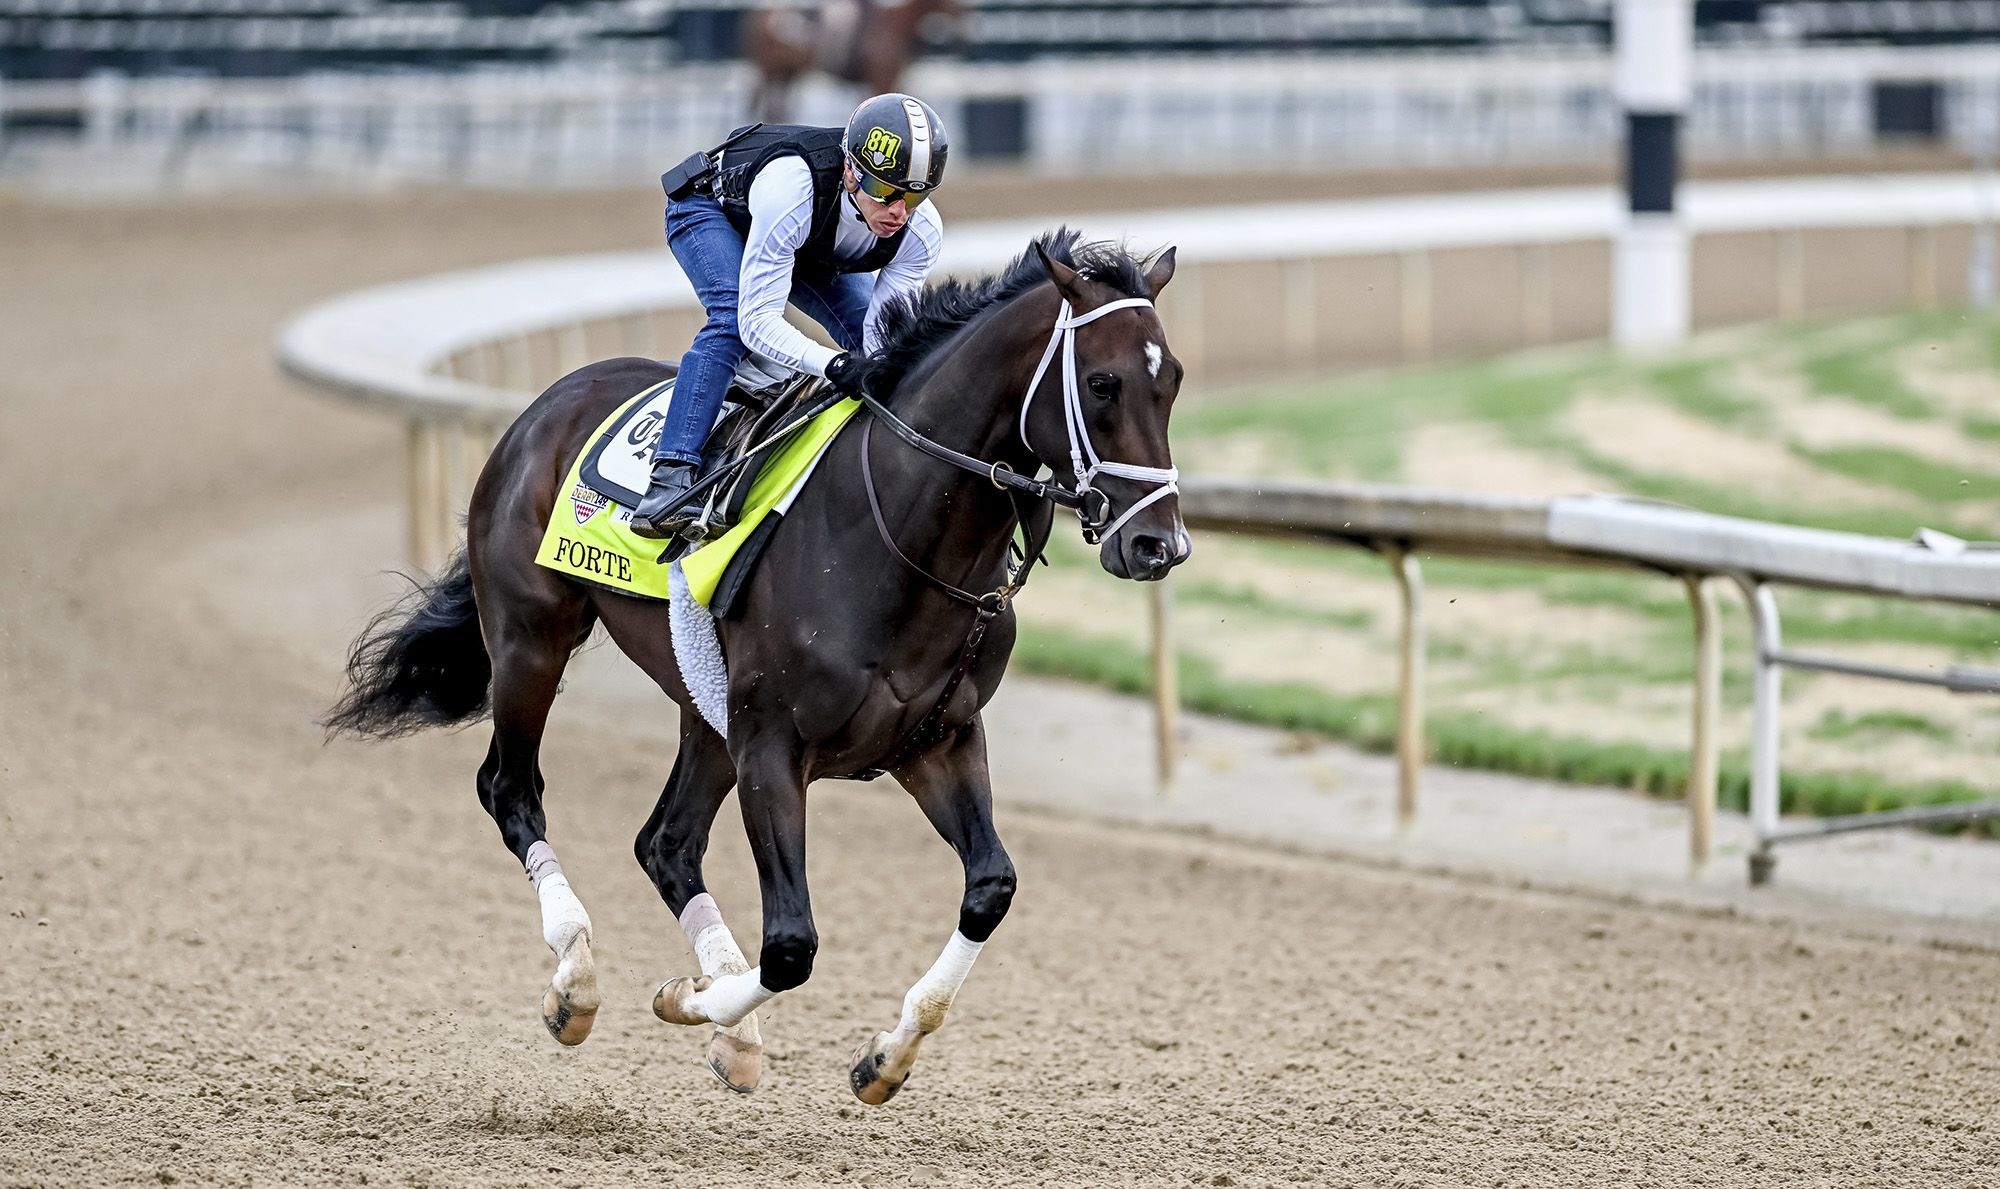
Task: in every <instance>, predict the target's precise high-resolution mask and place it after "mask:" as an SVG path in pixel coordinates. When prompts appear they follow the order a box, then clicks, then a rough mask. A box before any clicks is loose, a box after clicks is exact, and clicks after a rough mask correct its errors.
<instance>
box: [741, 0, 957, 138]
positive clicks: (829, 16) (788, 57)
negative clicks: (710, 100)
mask: <svg viewBox="0 0 2000 1189" xmlns="http://www.w3.org/2000/svg"><path fill="white" fill-rule="evenodd" d="M962 11H963V9H962V6H961V5H960V3H959V0H891V2H885V0H832V2H831V3H826V4H820V5H817V6H815V7H812V8H803V7H800V6H798V5H796V4H791V5H781V6H773V7H769V8H758V9H753V10H751V11H750V12H748V13H746V14H745V15H744V19H743V56H744V57H745V58H747V59H749V61H750V64H751V65H753V66H755V67H756V68H757V84H756V86H755V88H754V89H753V90H752V91H751V95H750V118H751V119H753V120H762V121H764V122H765V123H773V124H776V123H783V122H784V121H785V120H786V119H787V118H788V117H789V116H790V111H789V109H790V107H791V92H792V86H793V84H795V83H797V82H798V80H799V77H800V76H801V75H804V74H806V73H807V72H809V71H811V70H813V69H819V70H824V71H826V72H827V73H828V74H830V75H832V76H833V77H835V78H837V79H840V80H841V81H843V82H849V83H857V84H860V86H861V87H862V88H863V89H864V90H866V91H867V92H868V93H869V94H870V95H881V94H884V93H886V92H889V91H894V90H896V89H897V86H896V83H897V80H899V79H900V78H902V76H903V71H905V70H907V69H908V68H909V65H910V63H911V62H913V61H915V60H916V57H917V48H918V41H919V40H920V39H921V38H922V36H923V35H924V31H925V27H926V26H927V25H931V26H935V25H936V23H937V22H938V21H940V20H952V19H956V18H957V17H958V16H959V15H960V14H961V13H962Z"/></svg>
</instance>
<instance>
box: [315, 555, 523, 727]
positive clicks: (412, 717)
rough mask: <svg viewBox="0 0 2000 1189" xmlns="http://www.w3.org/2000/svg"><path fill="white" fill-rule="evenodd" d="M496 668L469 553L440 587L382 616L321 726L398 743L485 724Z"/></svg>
mask: <svg viewBox="0 0 2000 1189" xmlns="http://www.w3.org/2000/svg"><path fill="white" fill-rule="evenodd" d="M492 678H493V662H492V660H491V659H490V658H489V657H488V656H487V655H486V642H485V641H484V640H483V639H482V638H481V637H480V634H479V608H478V606H477V605H475V604H474V602H473V600H472V571H471V569H470V568H469V567H468V565H467V563H466V557H465V553H464V551H463V550H461V551H459V553H457V554H456V555H455V556H453V558H452V559H451V563H450V564H449V565H447V566H446V567H445V569H444V572H443V573H442V574H440V575H439V576H438V578H437V580H436V581H434V582H430V583H428V584H423V583H419V584H418V585H417V587H416V589H414V590H412V591H411V592H410V593H409V594H408V595H406V596H404V598H403V599H402V600H401V601H400V602H398V603H397V604H396V605H395V606H393V607H391V608H389V609H388V610H387V611H384V612H382V613H381V614H380V615H377V616H376V617H375V618H374V620H372V621H371V622H370V623H369V624H368V626H367V627H366V628H365V629H363V630H362V632H361V635H360V637H359V638H358V639H356V640H355V641H354V648H353V650H352V651H350V652H349V653H348V654H347V682H348V689H347V693H346V694H345V695H344V696H343V697H342V698H341V699H340V701H339V702H337V703H335V704H334V707H333V710H332V711H331V712H330V713H328V715H327V716H326V720H325V722H323V723H322V724H321V725H322V726H324V727H325V728H326V733H327V736H328V737H329V738H331V737H332V736H334V735H338V734H340V733H341V732H343V731H351V732H353V733H354V734H356V735H371V736H374V737H375V738H377V739H394V738H396V737H397V736H399V735H408V734H410V733H412V732H415V731H421V730H423V729H425V728H426V727H449V726H457V725H458V724H460V723H467V722H472V721H474V720H475V719H478V718H480V717H482V716H484V715H485V714H486V712H487V705H488V702H489V700H490V693H489V689H488V687H489V685H490V684H491V682H492Z"/></svg>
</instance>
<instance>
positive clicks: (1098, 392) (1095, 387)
mask: <svg viewBox="0 0 2000 1189" xmlns="http://www.w3.org/2000/svg"><path fill="white" fill-rule="evenodd" d="M1085 383H1086V384H1088V385H1089V386H1090V395H1092V396H1094V397H1096V398H1097V399H1099V400H1104V401H1113V400H1117V399H1118V377H1117V376H1114V375H1112V374H1111V373H1110V372H1097V373H1095V374H1094V375H1092V376H1091V377H1090V379H1088V380H1086V381H1085Z"/></svg>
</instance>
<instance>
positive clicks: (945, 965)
mask: <svg viewBox="0 0 2000 1189" xmlns="http://www.w3.org/2000/svg"><path fill="white" fill-rule="evenodd" d="M985 945H986V943H985V942H983V941H970V940H967V938H966V936H965V934H963V933H960V932H958V931H957V930H955V929H954V930H953V931H952V934H951V940H950V941H948V942H946V943H945V946H944V952H943V953H942V954H939V955H938V960H937V961H935V962H933V963H931V968H930V969H929V970H927V971H925V972H924V977H922V978H920V979H918V980H917V982H916V985H915V986H913V987H911V988H910V991H909V994H907V995H904V996H903V1018H902V1021H901V1022H900V1023H898V1024H897V1025H896V1031H897V1032H899V1033H905V1034H907V1033H916V1034H917V1035H919V1036H927V1035H929V1034H930V1033H933V1032H936V1031H937V1030H938V1029H939V1028H941V1027H943V1025H944V1015H945V1012H946V1011H948V1010H950V1008H951V1001H952V998H953V997H954V996H956V995H957V994H958V989H959V988H960V987H962V986H964V985H965V976H966V975H968V974H971V973H972V963H973V961H974V960H975V959H976V958H978V957H979V951H980V950H981V949H983V948H984V947H985Z"/></svg>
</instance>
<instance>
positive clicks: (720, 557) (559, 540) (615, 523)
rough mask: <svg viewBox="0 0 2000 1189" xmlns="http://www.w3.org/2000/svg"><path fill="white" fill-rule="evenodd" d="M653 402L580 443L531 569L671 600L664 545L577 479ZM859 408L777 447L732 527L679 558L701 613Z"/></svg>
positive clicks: (829, 414) (620, 414)
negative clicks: (595, 446) (599, 447)
mask: <svg viewBox="0 0 2000 1189" xmlns="http://www.w3.org/2000/svg"><path fill="white" fill-rule="evenodd" d="M652 395H653V390H652V389H648V390H646V391H645V392H641V393H639V394H638V395H637V396H634V397H633V398H632V399H631V400H629V401H627V402H625V403H624V404H622V405H620V406H619V407H618V409H617V411H616V412H614V413H612V414H611V416H609V417H607V418H605V419H604V422H603V423H602V424H601V425H599V426H598V427H597V430H596V431H595V432H594V433H592V434H591V435H590V436H589V437H588V438H586V439H584V443H585V444H584V448H583V449H582V450H581V451H579V452H578V454H577V456H576V458H574V459H572V460H571V461H570V464H569V473H568V476H567V477H566V478H565V479H564V481H563V485H562V489H561V490H562V494H561V495H560V496H558V497H557V499H556V507H555V510H554V511H552V512H551V513H550V514H549V527H548V528H547V529H546V530H545V531H544V532H543V533H542V547H541V549H540V550H538V551H537V552H536V554H535V563H536V564H537V565H543V566H547V567H548V568H549V569H551V570H555V571H557V572H559V573H563V574H567V575H568V576H570V577H571V578H578V579H581V580H583V581H585V582H592V583H595V584H597V585H599V586H606V587H609V588H611V589H612V590H618V591H623V592H625V593H626V594H634V595H640V596H642V597H644V598H649V599H662V600H665V599H668V598H670V597H671V596H670V593H669V591H668V588H667V571H668V569H669V567H668V566H666V565H664V564H662V563H661V562H660V560H659V558H660V554H661V553H663V552H664V551H665V550H666V548H667V546H668V544H670V542H667V541H655V540H651V539H649V538H647V537H642V536H640V535H639V534H637V533H635V532H633V531H632V510H631V509H630V508H628V507H626V506H624V505H623V504H620V503H619V502H617V501H616V500H614V499H612V498H611V497H610V496H607V495H605V494H604V493H603V492H600V491H598V490H596V489H595V488H593V487H591V486H590V485H589V484H588V483H586V482H584V480H583V475H582V470H583V460H584V459H585V458H586V457H588V456H589V455H590V446H591V444H592V443H595V442H597V441H598V440H599V439H601V438H602V437H603V436H604V435H605V434H606V433H608V432H610V431H611V430H612V429H613V427H615V426H616V425H618V423H619V422H620V421H621V420H622V419H623V418H625V417H627V416H628V415H630V414H631V413H632V411H633V410H635V409H636V408H638V406H639V405H641V404H642V403H644V402H645V401H646V399H647V398H648V397H650V396H652ZM860 408H861V402H860V401H858V400H843V401H841V402H840V403H838V404H836V405H834V406H833V407H832V408H830V409H828V410H826V411H825V412H824V413H821V414H820V415H819V416H817V417H815V418H813V419H812V421H811V422H809V423H808V424H806V425H804V426H801V427H800V428H799V429H797V430H795V431H794V432H793V433H792V435H791V439H790V440H789V441H787V442H786V443H785V444H783V445H782V446H779V447H778V448H777V449H776V450H775V451H774V452H773V453H772V454H771V456H770V457H769V458H767V459H766V460H765V462H764V465H763V467H762V469H761V470H759V471H758V473H757V478H756V480H755V481H754V482H752V483H751V485H750V494H749V497H748V498H747V499H746V500H745V502H744V505H743V515H742V517H741V519H739V520H738V521H737V522H736V526H735V527H734V528H731V529H730V530H729V531H728V532H726V533H724V534H723V535H722V536H720V537H717V538H716V539H715V540H713V541H709V542H707V543H706V544H704V545H702V546H700V547H698V548H696V549H695V550H694V551H693V552H691V553H688V554H685V555H683V556H682V557H681V559H680V566H681V571H682V573H683V574H685V575H686V577H687V584H688V591H689V593H691V594H693V595H694V597H695V601H696V602H699V603H700V604H701V605H702V606H704V607H706V606H708V605H709V601H710V600H711V599H712V598H713V597H714V595H715V589H716V586H717V584H718V583H720V582H721V581H722V576H723V574H724V573H725V572H726V571H727V570H728V569H729V563H730V562H731V561H733V560H735V557H736V554H737V551H738V550H739V549H740V548H741V547H742V545H743V543H744V542H745V541H747V540H749V539H750V537H751V535H752V534H753V533H755V532H756V531H757V528H758V526H759V525H761V524H763V523H764V521H765V519H766V518H768V517H771V516H782V515H784V513H785V510H786V509H787V508H789V507H791V505H792V501H793V500H794V499H796V498H797V497H798V493H799V492H800V490H801V489H803V488H804V487H805V484H806V480H807V479H808V478H810V477H811V475H812V472H813V468H814V467H816V466H818V465H819V460H820V457H821V456H822V455H824V454H825V453H826V448H827V446H828V445H830V444H831V443H832V442H833V435H835V434H836V433H839V432H840V427H841V426H843V425H846V424H847V419H848V418H850V417H852V416H854V414H855V413H856V411H858V410H859V409H860Z"/></svg>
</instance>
